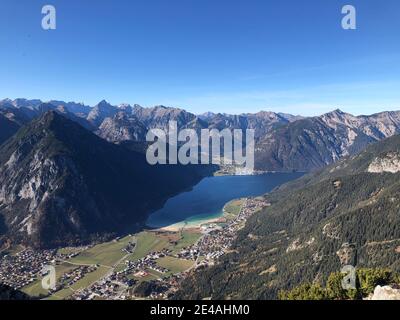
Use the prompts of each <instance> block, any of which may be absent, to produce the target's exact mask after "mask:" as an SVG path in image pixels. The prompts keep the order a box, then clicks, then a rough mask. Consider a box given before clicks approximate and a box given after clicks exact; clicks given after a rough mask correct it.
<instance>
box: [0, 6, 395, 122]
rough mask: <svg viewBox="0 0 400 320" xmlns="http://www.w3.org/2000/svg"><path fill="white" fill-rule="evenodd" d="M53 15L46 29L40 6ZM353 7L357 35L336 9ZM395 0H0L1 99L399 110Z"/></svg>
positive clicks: (228, 108)
mask: <svg viewBox="0 0 400 320" xmlns="http://www.w3.org/2000/svg"><path fill="white" fill-rule="evenodd" d="M45 4H52V5H54V6H55V7H56V9H57V30H54V31H44V30H42V28H41V19H42V15H41V9H42V6H43V5H45ZM345 4H352V5H354V6H355V7H356V9H357V27H358V28H357V30H343V29H342V28H341V19H342V14H341V8H342V6H343V5H345ZM399 14H400V2H399V1H398V0H385V1H378V0H347V1H341V0H324V1H321V0H302V1H299V0H279V1H277V0H274V1H270V0H257V1H256V0H230V1H227V0H168V1H166V0H141V1H134V0H112V1H111V0H96V1H93V0H46V1H37V0H2V1H1V3H0V43H1V49H0V70H1V77H0V98H5V97H10V98H16V97H27V98H41V99H44V100H48V99H63V100H73V101H82V102H85V103H87V104H95V103H96V102H98V101H100V100H102V99H106V100H108V101H110V102H111V103H114V104H117V103H122V102H127V103H132V104H133V103H138V104H141V105H144V106H152V105H158V104H164V105H169V106H177V107H182V108H185V109H187V110H190V111H192V112H196V113H201V112H205V111H213V112H227V113H242V112H256V111H258V110H271V111H276V112H288V113H294V114H302V115H317V114H321V113H324V112H328V111H330V110H333V109H335V108H341V109H342V110H344V111H347V112H351V113H354V114H370V113H374V112H378V111H382V110H397V109H400V90H399V89H400V76H399V75H400V41H399V34H400V19H399Z"/></svg>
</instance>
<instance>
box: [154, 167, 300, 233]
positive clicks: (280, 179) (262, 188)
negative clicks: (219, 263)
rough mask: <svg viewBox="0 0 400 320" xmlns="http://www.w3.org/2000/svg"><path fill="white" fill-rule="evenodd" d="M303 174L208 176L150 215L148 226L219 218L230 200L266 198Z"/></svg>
mask: <svg viewBox="0 0 400 320" xmlns="http://www.w3.org/2000/svg"><path fill="white" fill-rule="evenodd" d="M302 175H303V174H302V173H267V174H262V175H253V176H221V177H208V178H205V179H203V180H202V181H201V182H200V183H199V184H197V185H196V186H194V187H193V188H192V190H191V191H188V192H183V193H181V194H179V195H177V196H175V197H173V198H171V199H169V200H168V201H167V202H166V204H165V205H164V207H163V208H162V209H160V210H158V211H156V212H154V213H153V214H151V215H150V216H149V218H148V220H147V225H148V226H149V227H152V228H161V227H165V226H170V225H173V224H176V223H182V222H184V223H188V224H190V223H191V222H196V221H198V220H209V219H213V218H218V217H220V216H221V215H222V209H223V208H224V206H225V204H226V203H228V202H229V201H231V200H234V199H238V198H243V197H249V196H260V195H263V194H265V193H268V192H270V191H271V190H272V189H274V188H275V187H277V186H279V185H281V184H283V183H285V182H288V181H290V180H294V179H297V178H299V177H301V176H302Z"/></svg>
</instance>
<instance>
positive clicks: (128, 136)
mask: <svg viewBox="0 0 400 320" xmlns="http://www.w3.org/2000/svg"><path fill="white" fill-rule="evenodd" d="M147 131H148V130H147V128H146V126H145V125H144V124H143V123H142V122H140V121H139V120H138V119H137V118H136V117H135V116H133V115H130V116H129V115H127V114H126V113H124V112H119V113H117V114H116V115H115V116H114V117H112V118H106V119H105V120H104V121H103V123H102V124H101V125H100V127H99V129H98V131H97V134H98V135H99V136H100V137H101V138H103V139H105V140H107V141H110V142H113V143H117V142H118V143H119V142H123V141H146V134H147Z"/></svg>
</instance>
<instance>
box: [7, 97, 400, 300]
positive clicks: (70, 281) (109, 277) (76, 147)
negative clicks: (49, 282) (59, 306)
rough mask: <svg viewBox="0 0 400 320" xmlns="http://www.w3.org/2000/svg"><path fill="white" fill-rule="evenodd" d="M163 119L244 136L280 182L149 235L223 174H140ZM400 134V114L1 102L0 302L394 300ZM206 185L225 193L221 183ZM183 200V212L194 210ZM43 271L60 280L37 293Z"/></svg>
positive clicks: (185, 170) (399, 248)
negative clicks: (347, 269) (343, 286)
mask: <svg viewBox="0 0 400 320" xmlns="http://www.w3.org/2000/svg"><path fill="white" fill-rule="evenodd" d="M170 121H176V122H177V124H178V129H186V128H190V129H195V130H201V129H218V130H222V129H229V130H234V129H241V130H245V129H254V130H255V169H256V173H257V174H260V175H262V174H264V175H266V174H268V176H267V177H268V178H271V179H274V177H275V179H278V178H277V177H278V175H281V176H279V179H280V180H279V181H280V182H279V183H276V184H274V183H271V186H272V185H273V186H274V187H275V186H276V185H278V187H276V188H275V189H273V190H272V191H271V192H269V193H267V194H256V195H255V194H251V195H248V194H246V193H245V192H244V193H243V194H242V193H241V196H242V195H244V196H243V197H242V198H240V199H230V200H231V201H230V202H228V203H227V204H226V205H225V207H224V208H220V209H221V210H220V212H207V213H208V215H207V219H206V221H204V220H202V219H199V221H200V222H197V221H195V223H194V222H193V221H192V220H193V219H192V220H190V219H188V220H184V221H181V223H178V224H177V225H171V226H167V227H165V228H150V227H149V226H146V221H147V220H148V218H149V216H150V215H151V214H152V213H154V212H157V211H158V210H160V209H162V208H163V207H165V206H166V203H168V201H172V202H173V201H179V199H180V198H179V197H178V196H179V195H182V194H185V193H189V194H190V192H192V191H196V192H203V195H204V194H206V195H207V199H210V203H211V201H213V200H215V199H214V198H213V196H215V194H213V190H211V189H210V190H209V189H207V188H203V187H202V186H203V185H201V181H204V180H206V179H204V178H207V179H217V178H218V177H216V176H218V175H221V172H222V174H227V171H226V168H219V167H217V166H214V165H187V166H183V165H164V166H163V165H156V166H151V165H149V164H148V163H147V161H146V156H145V150H146V148H147V146H148V142H146V134H147V132H148V130H149V129H154V128H159V129H167V128H168V125H169V122H170ZM398 134H400V111H387V112H382V113H378V114H373V115H361V116H354V115H351V114H348V113H345V112H343V111H341V110H334V111H332V112H330V113H327V114H323V115H321V116H316V117H303V116H299V115H289V114H283V113H274V112H267V111H261V112H258V113H254V114H250V113H247V114H240V115H231V114H220V113H217V114H215V113H211V112H208V113H205V114H201V115H196V114H193V113H190V112H187V111H185V110H183V109H178V108H170V107H165V106H156V107H151V108H145V107H141V106H140V105H129V104H121V105H116V106H115V105H111V104H109V103H108V102H107V101H104V100H103V101H101V102H99V103H98V104H97V105H95V106H87V105H84V104H82V103H75V102H64V101H58V100H52V101H46V102H43V101H41V100H28V99H15V100H11V99H4V100H1V101H0V295H1V296H0V297H4V299H30V298H46V299H95V298H103V299H136V298H138V299H142V298H147V299H210V298H211V299H277V298H287V299H291V298H304V297H306V298H326V299H328V298H329V299H347V298H367V297H368V296H370V295H372V294H373V293H374V292H373V290H374V289H375V287H376V286H378V285H391V286H392V287H393V288H392V289H393V290H396V289H395V284H399V283H400V277H399V276H398V273H399V272H400V263H399V261H400V260H399V254H400V228H399V227H398V226H399V225H400V221H399V214H398V212H399V208H400V198H399V192H400V184H399V178H400V136H398ZM228 173H229V172H228ZM303 173H305V174H304V175H303ZM274 175H275V176H274ZM299 177H300V178H299ZM219 178H221V179H223V178H224V177H219ZM225 178H226V177H225ZM297 178H298V179H297ZM203 179H204V180H203ZM289 180H291V181H289ZM218 181H222V180H218ZM224 181H229V187H230V188H237V189H240V190H243V189H246V188H245V187H246V186H242V185H240V183H241V182H240V181H250V182H247V183H254V181H253V182H251V181H252V180H245V179H238V180H233V179H232V180H231V179H227V180H224ZM224 181H222V182H224ZM259 181H261V180H258V182H257V183H259ZM277 181H278V180H277ZM287 181H289V182H287ZM206 182H207V183H208V184H206V185H207V186H212V185H213V184H212V183H210V182H209V180H207V181H206ZM284 182H286V183H284ZM225 183H226V182H225ZM282 183H284V184H282ZM215 185H216V186H223V187H222V188H221V187H220V188H221V190H219V191H220V192H219V194H223V193H224V192H223V190H224V189H223V188H224V187H225V186H227V184H225V185H224V184H223V183H216V184H215ZM253 187H254V185H253ZM248 189H250V187H249V188H248ZM271 189H272V187H271ZM199 190H200V191H199ZM269 190H270V189H269ZM269 190H268V191H269ZM264 192H265V190H264ZM264 192H263V193H264ZM225 194H228V192H225ZM232 194H236V193H233V192H232ZM183 198H185V197H183ZM177 199H178V200H177ZM185 199H186V200H187V197H186V198H185ZM202 199H204V198H202ZM217 200H218V199H217ZM224 202H225V201H224ZM186 203H189V205H190V210H192V211H193V212H196V209H198V208H200V207H201V206H204V203H201V205H200V204H199V203H196V199H193V201H192V202H190V201H189V202H188V201H186ZM166 207H168V206H166ZM171 207H174V206H173V205H172V206H171ZM200 216H201V215H200ZM190 218H192V217H190ZM203 218H204V217H203ZM166 220H168V219H166ZM188 221H189V222H188ZM49 264H50V265H53V266H54V267H55V268H56V270H57V273H58V277H57V285H56V286H55V287H54V288H51V289H49V290H45V289H43V288H42V287H41V280H42V278H43V276H45V274H43V272H42V268H43V267H44V266H46V265H49ZM345 265H353V266H357V268H359V270H360V271H359V273H358V274H357V276H358V284H359V290H358V289H357V290H358V291H356V293H354V294H353V295H351V296H345V295H344V294H343V293H342V292H339V293H338V292H336V291H335V290H333V289H332V288H337V286H336V284H337V279H339V278H335V277H336V276H337V274H336V273H337V272H338V271H340V269H341V267H342V266H345ZM366 279H367V280H366ZM371 279H373V280H371ZM339 280H341V278H340V279H339ZM335 281H336V282H335ZM368 281H369V282H368ZM0 299H1V298H0Z"/></svg>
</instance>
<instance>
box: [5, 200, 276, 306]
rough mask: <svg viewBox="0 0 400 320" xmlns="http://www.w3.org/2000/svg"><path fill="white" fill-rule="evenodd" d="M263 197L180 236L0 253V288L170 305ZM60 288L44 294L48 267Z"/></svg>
mask: <svg viewBox="0 0 400 320" xmlns="http://www.w3.org/2000/svg"><path fill="white" fill-rule="evenodd" d="M268 205H269V204H268V203H267V202H266V200H265V199H264V198H263V197H258V198H246V199H239V200H234V201H232V202H230V203H228V204H227V205H226V206H225V208H224V214H223V216H222V217H221V218H220V219H218V220H217V221H210V222H208V223H204V224H202V225H200V226H199V227H190V228H189V227H188V228H184V227H183V228H182V229H180V230H168V229H167V230H166V229H157V230H146V231H142V232H140V233H138V234H134V235H128V236H126V237H124V238H116V239H114V240H112V241H110V242H107V243H101V244H98V245H90V246H84V247H76V248H63V249H59V250H33V249H29V248H24V247H22V246H18V247H15V248H12V249H11V248H10V249H8V250H3V251H2V252H0V282H2V283H4V284H7V285H9V286H10V287H12V288H15V289H18V290H22V291H23V292H25V293H27V294H28V295H30V296H32V297H34V298H38V299H51V300H61V299H74V300H96V299H104V300H115V299H118V300H123V299H168V298H169V297H170V296H171V295H173V294H174V292H176V291H177V290H178V289H179V285H180V282H181V281H182V280H183V279H184V278H185V277H186V276H187V275H188V274H189V273H190V272H201V269H202V268H206V267H208V266H210V265H213V264H214V263H217V261H218V258H219V257H221V256H222V255H224V254H225V253H226V252H227V251H228V250H229V248H230V247H231V245H232V243H233V241H234V240H235V238H236V235H237V232H238V230H239V229H241V228H242V227H243V226H244V224H245V222H246V220H247V219H248V217H249V216H251V215H252V214H254V213H256V212H257V211H259V210H261V209H262V208H264V207H266V206H268ZM49 265H50V266H53V267H54V268H55V271H56V285H55V286H54V287H53V288H51V289H49V290H46V289H43V286H42V279H43V277H45V276H46V275H47V273H46V272H47V271H46V269H45V267H46V266H49Z"/></svg>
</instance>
